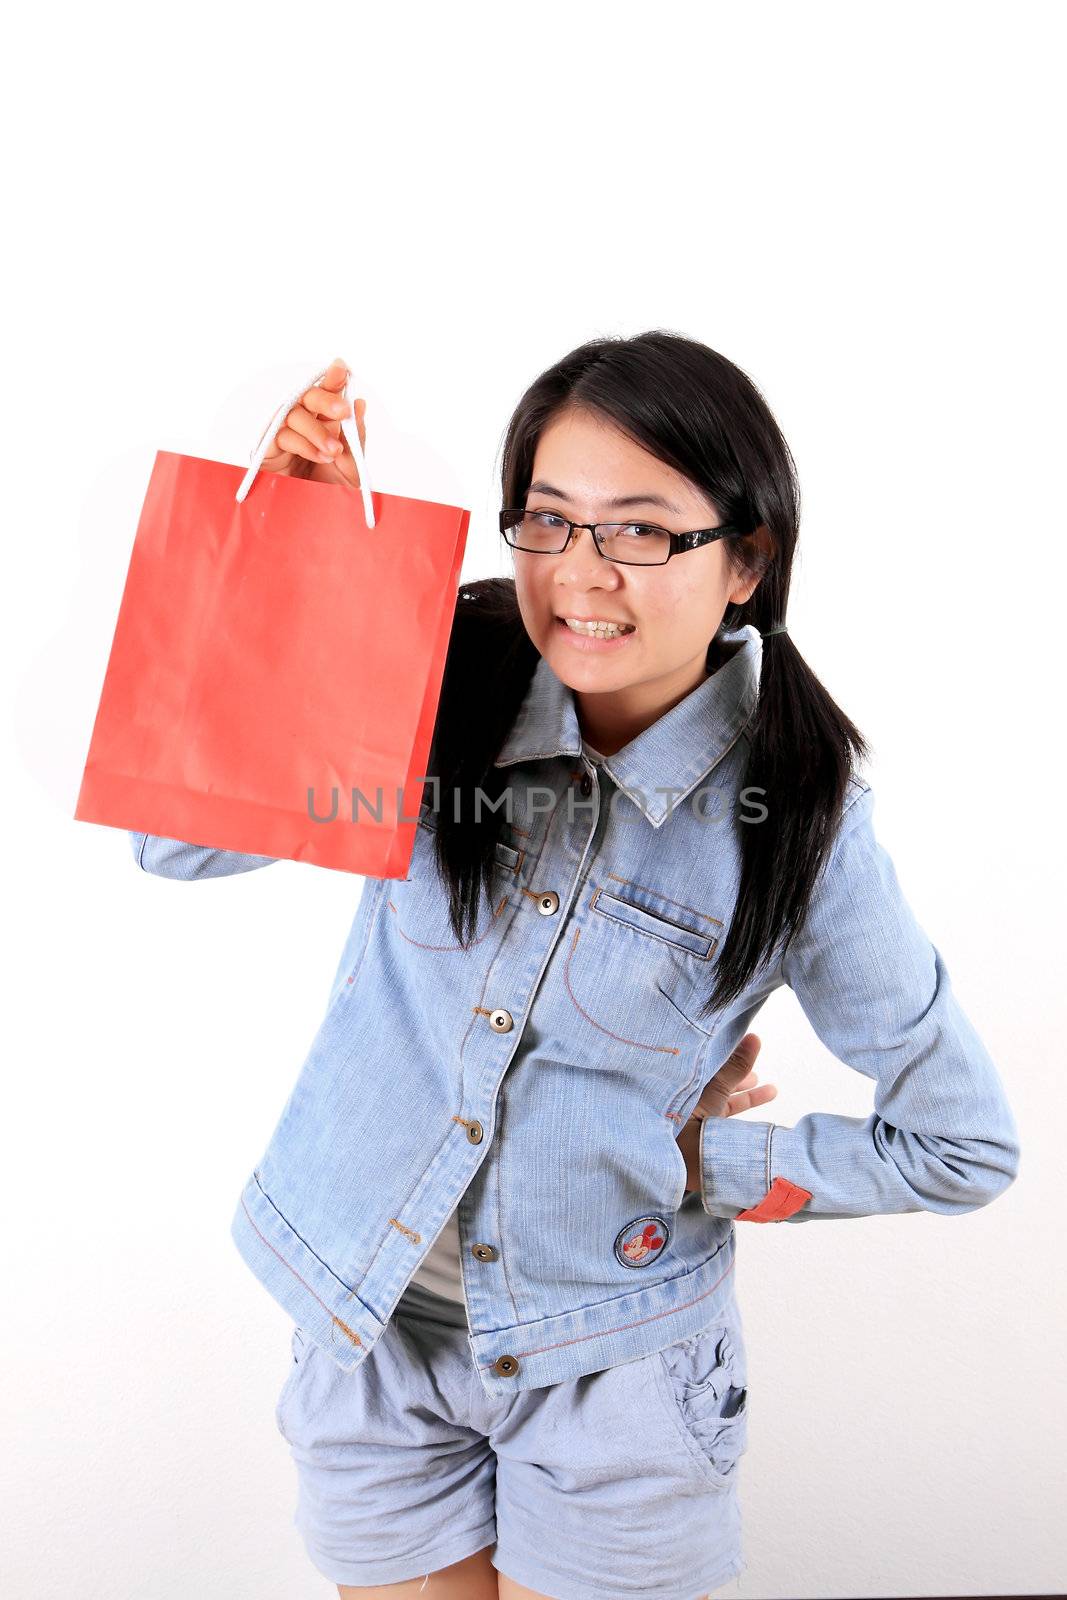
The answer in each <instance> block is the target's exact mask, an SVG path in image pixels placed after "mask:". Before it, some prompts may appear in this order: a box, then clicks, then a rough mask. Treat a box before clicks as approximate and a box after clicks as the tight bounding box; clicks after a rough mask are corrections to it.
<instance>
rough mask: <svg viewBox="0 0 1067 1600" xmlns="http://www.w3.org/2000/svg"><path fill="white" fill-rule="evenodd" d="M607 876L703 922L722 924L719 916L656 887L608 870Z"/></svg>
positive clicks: (719, 926)
mask: <svg viewBox="0 0 1067 1600" xmlns="http://www.w3.org/2000/svg"><path fill="white" fill-rule="evenodd" d="M608 877H609V878H613V879H614V881H615V882H616V883H626V884H629V886H630V888H631V889H640V891H641V893H642V894H651V895H654V896H655V898H656V899H657V900H662V901H663V902H664V904H665V905H668V906H677V907H678V909H679V910H680V911H691V912H692V913H693V915H694V917H700V918H702V919H703V921H704V922H714V924H715V926H716V927H717V928H721V927H722V926H723V923H722V918H721V917H709V916H708V913H707V912H706V911H698V910H697V909H696V907H695V906H687V905H686V903H685V901H684V900H672V899H671V898H670V896H669V895H666V894H660V892H659V890H658V889H648V888H646V887H645V885H644V884H643V883H635V882H634V881H633V879H632V878H620V877H619V875H618V873H616V872H609V873H608ZM638 910H639V911H641V910H644V907H643V906H639V907H638Z"/></svg>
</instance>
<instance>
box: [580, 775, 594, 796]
mask: <svg viewBox="0 0 1067 1600" xmlns="http://www.w3.org/2000/svg"><path fill="white" fill-rule="evenodd" d="M578 789H579V792H580V793H581V794H583V795H586V796H589V795H591V794H592V792H593V780H592V778H591V777H590V776H589V774H588V772H583V773H582V781H581V783H580V784H579V785H578Z"/></svg>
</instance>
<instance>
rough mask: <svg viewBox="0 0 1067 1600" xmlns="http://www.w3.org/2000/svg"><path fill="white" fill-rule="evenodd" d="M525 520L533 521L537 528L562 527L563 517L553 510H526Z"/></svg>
mask: <svg viewBox="0 0 1067 1600" xmlns="http://www.w3.org/2000/svg"><path fill="white" fill-rule="evenodd" d="M526 520H527V521H528V522H535V523H536V524H537V526H538V527H539V528H562V526H563V518H562V517H559V516H557V515H556V513H555V512H554V511H527V513H526Z"/></svg>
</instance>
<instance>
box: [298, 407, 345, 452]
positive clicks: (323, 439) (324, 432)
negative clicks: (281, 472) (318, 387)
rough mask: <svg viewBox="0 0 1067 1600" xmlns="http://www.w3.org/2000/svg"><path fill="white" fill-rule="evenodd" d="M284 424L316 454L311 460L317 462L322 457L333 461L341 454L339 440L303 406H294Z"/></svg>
mask: <svg viewBox="0 0 1067 1600" xmlns="http://www.w3.org/2000/svg"><path fill="white" fill-rule="evenodd" d="M285 423H286V426H287V427H289V428H291V429H292V430H293V432H294V433H298V434H300V435H301V436H302V437H303V438H304V440H305V441H306V443H307V444H310V445H312V446H313V447H314V449H315V450H316V451H317V452H318V455H316V457H314V458H313V459H316V460H317V459H318V458H319V456H324V457H325V458H326V460H327V461H333V460H335V459H336V458H337V457H338V456H339V455H340V454H341V449H342V446H341V443H340V440H339V439H337V437H336V436H335V435H334V433H333V432H332V431H331V429H330V428H329V427H328V426H327V424H326V423H324V422H320V421H319V419H318V417H313V416H312V415H311V412H310V411H307V410H306V409H305V408H304V407H303V406H294V407H293V409H292V410H291V411H290V413H289V415H288V416H287V417H286V419H285Z"/></svg>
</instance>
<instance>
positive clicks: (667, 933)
mask: <svg viewBox="0 0 1067 1600" xmlns="http://www.w3.org/2000/svg"><path fill="white" fill-rule="evenodd" d="M642 898H643V899H644V900H645V902H646V903H645V904H642V903H641V901H640V900H636V899H632V898H628V897H627V896H625V895H624V894H622V893H620V892H618V891H615V892H613V891H612V890H610V889H606V888H605V887H604V885H603V884H601V885H600V886H599V887H598V888H597V889H596V890H595V891H594V894H593V898H592V900H591V901H590V910H591V911H596V912H599V914H600V915H601V916H602V917H608V918H609V919H610V920H611V921H612V922H616V923H618V924H619V925H620V927H623V928H630V929H632V930H633V931H634V932H635V933H641V934H644V935H646V937H648V938H649V939H658V940H659V941H660V943H662V944H667V945H672V946H673V947H674V949H676V950H684V951H685V953H686V954H687V955H690V956H695V957H696V958H697V960H699V961H710V960H711V957H712V956H713V955H714V953H715V947H716V945H717V944H718V942H719V930H720V928H721V926H722V925H721V923H719V922H718V921H717V919H716V918H714V917H708V916H705V915H704V913H703V912H699V911H692V910H690V909H689V908H688V907H684V906H676V907H675V909H674V914H673V915H671V914H668V913H666V912H665V911H664V910H662V909H660V907H659V906H657V907H656V908H655V909H653V907H652V905H651V904H650V903H648V902H649V901H651V899H652V898H653V896H652V891H651V890H645V891H643V892H642ZM662 903H663V904H665V903H666V902H662Z"/></svg>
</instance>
